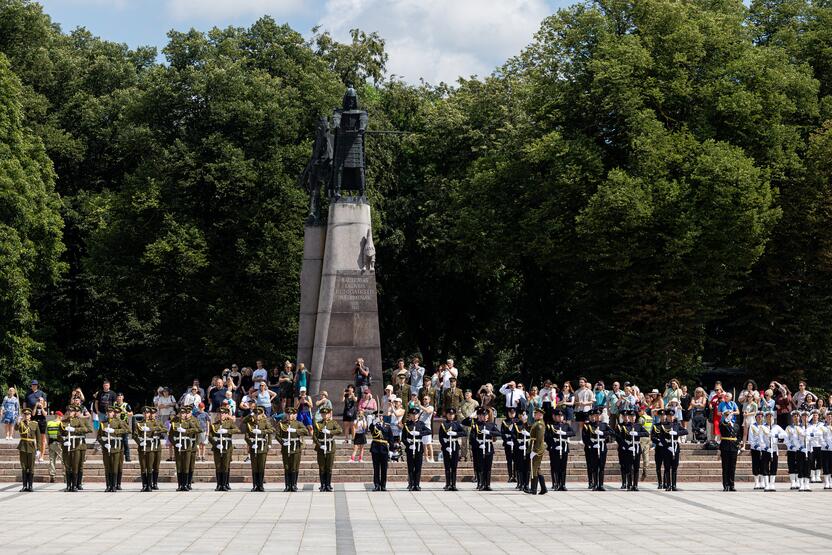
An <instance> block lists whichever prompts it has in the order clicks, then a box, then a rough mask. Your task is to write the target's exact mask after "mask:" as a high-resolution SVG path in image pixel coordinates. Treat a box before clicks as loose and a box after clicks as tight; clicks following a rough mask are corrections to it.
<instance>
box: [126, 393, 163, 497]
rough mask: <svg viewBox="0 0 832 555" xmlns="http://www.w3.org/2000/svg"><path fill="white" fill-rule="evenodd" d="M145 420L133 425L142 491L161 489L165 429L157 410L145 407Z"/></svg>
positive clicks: (139, 420) (138, 420)
mask: <svg viewBox="0 0 832 555" xmlns="http://www.w3.org/2000/svg"><path fill="white" fill-rule="evenodd" d="M142 413H143V418H142V419H138V418H137V419H136V421H135V422H134V423H133V441H135V442H136V445H137V447H138V449H137V450H138V453H139V470H140V472H141V475H142V476H141V478H142V491H143V492H149V491H153V490H155V489H159V486H158V481H159V458H160V451H161V443H162V436H163V434H164V433H165V430H164V428H163V427H162V425H161V424H160V423H159V421H158V420H156V408H155V407H152V406H149V405H148V406H146V407H144V410H143V411H142Z"/></svg>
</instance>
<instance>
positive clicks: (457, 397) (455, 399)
mask: <svg viewBox="0 0 832 555" xmlns="http://www.w3.org/2000/svg"><path fill="white" fill-rule="evenodd" d="M448 381H449V382H450V384H451V386H450V387H449V388H447V389H446V390H445V392H444V393H443V394H442V411H443V412H448V409H454V411H455V412H459V407H461V406H462V403H463V402H464V401H465V394H464V393H463V392H462V390H461V389H459V388H458V387H457V386H456V378H454V377H453V376H451V378H450V379H449V380H448Z"/></svg>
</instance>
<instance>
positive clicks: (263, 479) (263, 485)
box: [257, 468, 266, 491]
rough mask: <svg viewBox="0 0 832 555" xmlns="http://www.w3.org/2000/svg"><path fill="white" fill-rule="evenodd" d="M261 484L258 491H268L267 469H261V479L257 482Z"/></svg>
mask: <svg viewBox="0 0 832 555" xmlns="http://www.w3.org/2000/svg"><path fill="white" fill-rule="evenodd" d="M257 483H258V484H259V486H258V490H257V491H266V469H265V468H264V469H263V470H261V471H260V479H259V480H258V482H257Z"/></svg>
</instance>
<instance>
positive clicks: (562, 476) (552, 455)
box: [549, 449, 569, 489]
mask: <svg viewBox="0 0 832 555" xmlns="http://www.w3.org/2000/svg"><path fill="white" fill-rule="evenodd" d="M568 460H569V451H564V453H563V454H562V455H561V452H560V451H558V450H557V449H552V450H551V451H549V470H550V471H551V474H552V488H553V489H555V488H560V487H562V486H565V485H566V463H567V461H568Z"/></svg>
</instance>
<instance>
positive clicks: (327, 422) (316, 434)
mask: <svg viewBox="0 0 832 555" xmlns="http://www.w3.org/2000/svg"><path fill="white" fill-rule="evenodd" d="M320 412H321V421H320V422H316V423H315V425H314V426H313V428H312V430H313V436H312V439H313V440H314V442H315V452H316V453H317V455H318V473H319V474H320V479H321V485H320V487H319V488H318V491H332V468H333V466H335V438H336V437H338V436H339V435H341V434H342V433H344V430H342V429H341V425H340V424H338V422H336V421H335V420H333V419H332V410H331V409H329V408H328V407H323V408H322V409H321V411H320Z"/></svg>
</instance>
